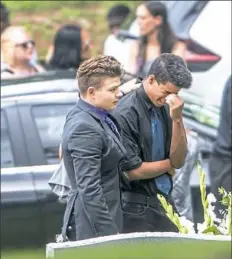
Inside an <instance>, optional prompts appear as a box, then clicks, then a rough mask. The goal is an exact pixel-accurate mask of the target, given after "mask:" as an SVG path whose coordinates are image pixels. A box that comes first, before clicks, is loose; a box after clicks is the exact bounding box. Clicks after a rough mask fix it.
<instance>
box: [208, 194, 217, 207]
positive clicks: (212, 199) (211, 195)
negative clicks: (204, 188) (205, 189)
mask: <svg viewBox="0 0 232 259" xmlns="http://www.w3.org/2000/svg"><path fill="white" fill-rule="evenodd" d="M207 199H208V202H209V203H210V204H211V203H213V202H216V201H217V200H216V198H215V196H214V195H213V194H212V193H209V194H208V195H207Z"/></svg>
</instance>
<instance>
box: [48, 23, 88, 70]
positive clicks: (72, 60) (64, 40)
mask: <svg viewBox="0 0 232 259" xmlns="http://www.w3.org/2000/svg"><path fill="white" fill-rule="evenodd" d="M91 47H92V46H91V43H90V37H89V34H88V33H87V31H85V30H84V29H83V28H81V27H80V26H79V25H72V24H68V25H64V26H63V27H61V28H60V29H59V30H58V31H57V33H56V35H55V38H54V43H53V45H52V46H51V47H50V49H49V51H48V54H47V58H46V60H47V64H48V69H52V70H53V69H75V70H76V69H78V67H79V66H80V64H81V62H82V61H84V60H86V59H88V58H90V56H91Z"/></svg>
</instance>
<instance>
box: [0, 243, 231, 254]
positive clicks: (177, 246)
mask: <svg viewBox="0 0 232 259" xmlns="http://www.w3.org/2000/svg"><path fill="white" fill-rule="evenodd" d="M1 258H2V259H44V258H45V249H44V250H34V251H14V252H7V253H6V252H3V253H2V255H1ZM74 258H80V259H230V258H231V244H230V242H220V241H217V242H212V241H210V242H208V241H204V242H202V241H199V242H198V241H194V242H191V241H186V240H185V241H179V242H176V241H174V240H166V242H159V241H157V242H155V243H153V242H149V240H147V241H145V242H141V241H140V242H139V243H137V242H136V241H135V242H133V243H131V242H124V243H122V242H119V243H111V244H107V245H95V246H92V247H90V246H86V247H79V248H78V249H64V250H62V249H61V250H58V251H57V252H56V253H55V257H54V259H74Z"/></svg>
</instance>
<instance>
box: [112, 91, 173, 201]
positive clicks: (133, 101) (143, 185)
mask: <svg viewBox="0 0 232 259" xmlns="http://www.w3.org/2000/svg"><path fill="white" fill-rule="evenodd" d="M152 108H155V106H154V105H153V103H152V102H151V101H150V99H149V98H148V96H147V94H146V93H145V91H144V88H143V86H141V87H140V88H138V89H137V90H134V91H132V92H131V93H129V94H127V95H125V96H124V97H123V98H122V99H121V100H120V101H119V103H118V105H117V107H116V109H115V110H114V112H113V115H114V116H115V117H116V119H117V120H118V121H119V123H120V127H121V128H122V138H123V145H124V147H125V148H126V150H127V154H128V159H127V160H126V161H124V163H123V169H124V170H125V171H126V170H132V169H136V168H138V167H140V166H141V164H142V162H152V161H153V160H152V132H151V113H152ZM159 109H161V113H162V119H163V120H162V122H163V126H164V129H165V131H166V132H165V135H166V141H165V142H166V143H165V159H166V158H168V157H169V151H170V146H171V135H172V132H171V131H172V125H171V118H170V116H169V111H168V105H165V106H163V107H161V108H159ZM171 184H172V180H171ZM121 188H122V191H129V192H136V193H140V194H143V195H146V196H153V195H155V194H156V193H160V192H159V191H158V189H157V187H156V185H155V184H154V178H152V179H146V180H135V181H129V180H128V179H127V178H126V177H124V176H123V175H122V182H121Z"/></svg>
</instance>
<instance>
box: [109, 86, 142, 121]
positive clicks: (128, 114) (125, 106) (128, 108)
mask: <svg viewBox="0 0 232 259" xmlns="http://www.w3.org/2000/svg"><path fill="white" fill-rule="evenodd" d="M138 110H139V104H138V97H137V90H133V91H131V92H130V93H128V94H126V95H125V96H123V97H122V98H121V99H120V101H119V103H118V105H117V107H116V108H115V109H114V111H113V115H114V116H115V117H116V118H117V119H119V120H120V119H121V118H122V117H123V118H126V119H128V120H134V119H135V117H137V116H138Z"/></svg>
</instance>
